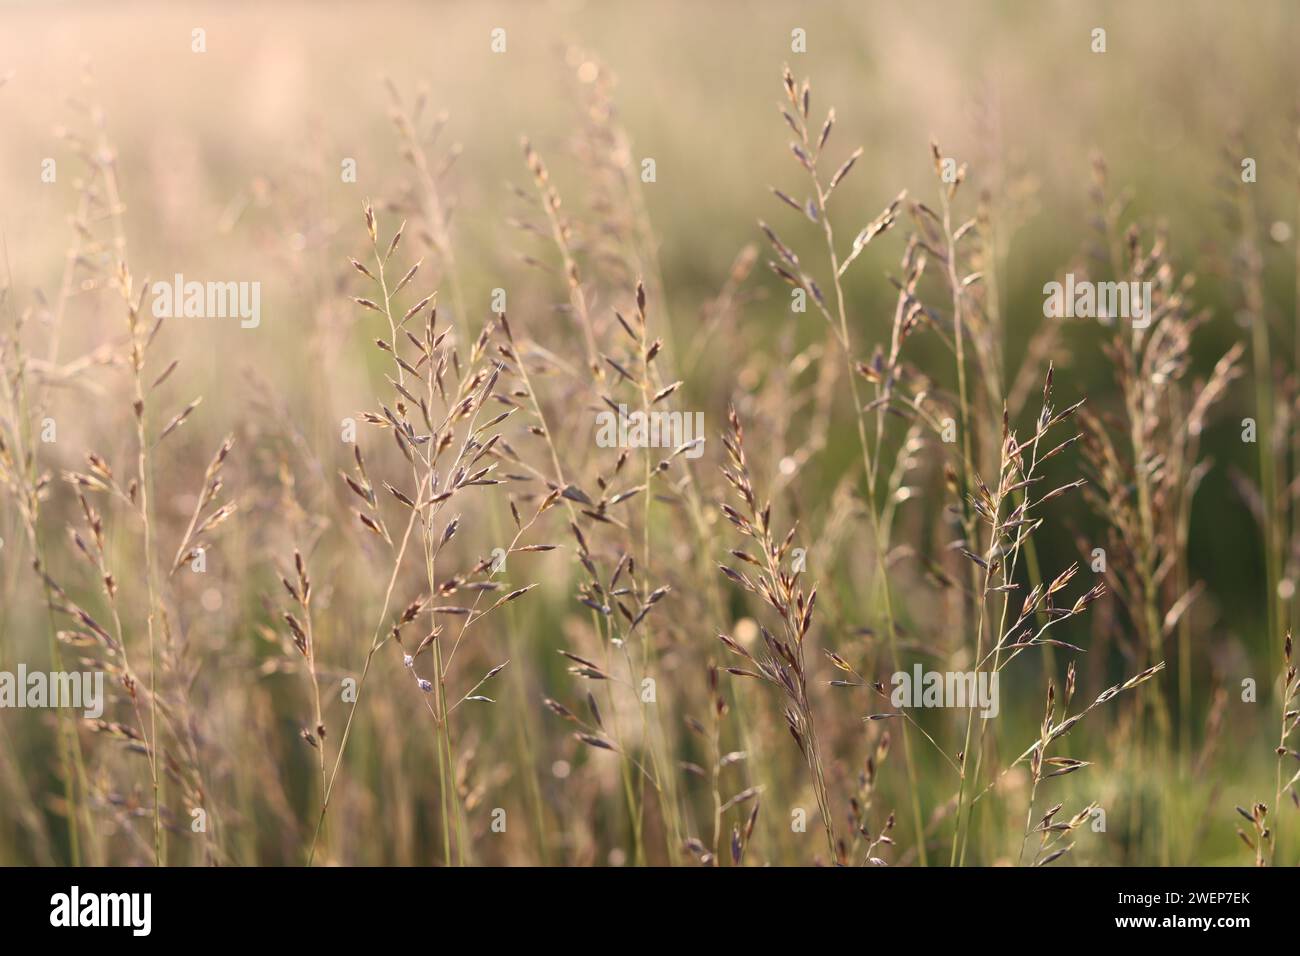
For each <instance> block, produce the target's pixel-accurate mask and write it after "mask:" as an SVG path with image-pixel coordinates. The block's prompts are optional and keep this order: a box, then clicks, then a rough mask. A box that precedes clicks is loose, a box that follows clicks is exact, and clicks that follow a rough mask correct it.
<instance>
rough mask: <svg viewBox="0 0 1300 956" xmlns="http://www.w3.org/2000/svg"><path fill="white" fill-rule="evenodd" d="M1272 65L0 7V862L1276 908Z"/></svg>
mask: <svg viewBox="0 0 1300 956" xmlns="http://www.w3.org/2000/svg"><path fill="white" fill-rule="evenodd" d="M1298 29H1300V9H1297V8H1296V7H1295V6H1294V5H1293V4H1288V3H1283V2H1260V3H1255V4H1251V5H1250V6H1249V7H1248V8H1246V9H1244V10H1239V11H1234V10H1230V9H1229V8H1228V7H1226V6H1225V5H1223V4H1220V3H1213V2H1187V3H1182V2H1172V0H1156V2H1148V3H1143V4H1120V3H1097V4H1086V5H1085V4H1076V3H1065V2H1047V3H1032V4H1030V3H1017V2H1002V3H967V4H944V3H938V2H934V3H930V2H920V3H906V4H902V3H899V4H892V3H891V4H886V3H869V4H862V3H849V2H831V3H819V4H807V5H801V4H781V3H754V4H743V3H739V2H718V3H710V4H693V3H686V2H676V0H674V2H669V3H665V4H658V5H655V8H654V9H653V10H651V9H645V8H641V7H638V6H635V5H632V4H625V3H588V2H578V0H572V2H560V0H556V2H546V3H536V4H512V3H475V4H468V3H455V2H440V3H428V4H416V3H404V2H379V3H374V4H365V5H359V4H348V3H284V4H274V5H269V4H268V5H255V4H247V5H244V4H230V3H221V4H217V3H202V2H194V3H191V2H184V3H170V4H158V3H148V2H128V3H121V4H112V5H107V4H94V3H57V4H41V3H35V2H12V3H5V4H3V5H0V130H3V136H2V138H0V252H2V253H3V262H2V263H0V864H4V865H32V864H35V865H66V864H72V865H178V866H230V865H259V866H292V865H313V866H327V865H395V866H413V865H447V866H452V865H486V866H506V865H508V866H523V865H545V866H763V865H778V866H810V865H851V866H876V867H885V866H1051V867H1061V866H1079V865H1113V866H1130V865H1162V866H1181V865H1212V866H1238V865H1240V866H1247V865H1261V866H1265V865H1286V866H1291V865H1295V864H1296V863H1297V862H1300V812H1297V811H1298V808H1300V794H1298V793H1297V791H1296V783H1297V779H1298V778H1300V744H1298V743H1297V740H1298V738H1297V735H1296V734H1295V733H1294V730H1295V728H1296V725H1297V723H1300V680H1298V679H1297V671H1296V654H1295V652H1294V651H1293V647H1292V641H1291V636H1290V635H1291V634H1292V632H1293V631H1295V632H1300V627H1298V625H1300V609H1298V608H1297V601H1296V593H1295V592H1296V582H1297V580H1300V427H1298V425H1297V423H1298V421H1300V243H1298V242H1297V233H1298V231H1300V100H1297V90H1300V85H1297V79H1300V77H1297V74H1296V68H1295V65H1294V64H1295V57H1294V52H1293V47H1294V38H1295V37H1296V36H1297V35H1298ZM1076 291H1077V294H1076ZM20 669H21V671H22V673H23V674H24V675H29V674H32V673H37V672H40V673H45V674H51V675H58V674H63V675H68V674H70V673H76V674H85V675H102V681H101V687H102V689H103V700H102V701H100V702H99V703H101V704H102V708H99V711H100V712H93V713H92V711H94V710H95V709H96V708H91V707H86V706H82V705H85V704H86V703H87V701H85V700H78V706H77V707H73V706H63V707H58V706H51V704H53V703H54V701H53V697H54V696H57V694H56V692H55V690H54V688H56V687H62V688H63V690H65V691H70V690H71V689H77V690H78V691H79V692H80V688H82V687H84V688H86V690H85V693H86V694H89V693H91V690H90V688H92V687H93V686H94V684H93V681H87V682H85V683H84V684H82V683H77V682H75V681H72V680H71V679H70V678H67V677H65V679H64V680H63V682H62V684H60V682H59V680H58V678H56V677H52V678H50V682H49V684H48V686H46V687H45V689H44V690H43V691H42V694H43V695H44V696H42V697H41V698H40V700H39V702H37V701H36V700H35V698H33V697H31V696H30V695H29V696H27V697H23V694H24V693H25V692H26V691H27V690H28V689H29V688H28V687H27V686H26V684H27V681H26V678H24V680H23V681H18V680H16V679H13V677H11V678H10V679H8V680H7V681H6V678H5V675H17V674H18V673H19V671H20Z"/></svg>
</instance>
